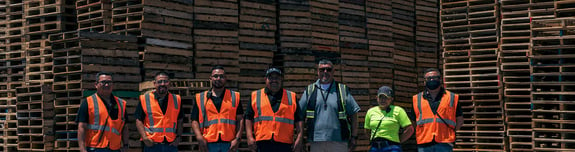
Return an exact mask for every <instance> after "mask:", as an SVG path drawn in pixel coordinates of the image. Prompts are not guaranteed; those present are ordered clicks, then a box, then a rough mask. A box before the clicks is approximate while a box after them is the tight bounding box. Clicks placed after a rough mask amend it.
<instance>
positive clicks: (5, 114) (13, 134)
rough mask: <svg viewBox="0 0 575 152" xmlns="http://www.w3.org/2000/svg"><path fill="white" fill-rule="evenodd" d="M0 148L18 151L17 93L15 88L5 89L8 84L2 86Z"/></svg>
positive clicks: (0, 94)
mask: <svg viewBox="0 0 575 152" xmlns="http://www.w3.org/2000/svg"><path fill="white" fill-rule="evenodd" d="M0 87H2V89H0V134H2V136H1V137H0V140H1V142H0V143H1V144H2V146H0V150H2V151H17V148H18V134H17V130H16V128H17V127H18V125H17V123H18V121H17V119H16V93H15V91H14V90H15V89H14V90H8V89H4V88H6V86H0Z"/></svg>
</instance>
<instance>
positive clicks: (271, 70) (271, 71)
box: [266, 68, 282, 77]
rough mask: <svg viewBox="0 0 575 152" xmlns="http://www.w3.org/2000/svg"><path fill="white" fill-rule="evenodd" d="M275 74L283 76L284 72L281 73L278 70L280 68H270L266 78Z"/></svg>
mask: <svg viewBox="0 0 575 152" xmlns="http://www.w3.org/2000/svg"><path fill="white" fill-rule="evenodd" d="M274 72H275V73H277V74H279V75H282V71H281V70H280V69H278V68H269V69H268V70H267V71H266V77H267V76H269V75H270V74H272V73H274Z"/></svg>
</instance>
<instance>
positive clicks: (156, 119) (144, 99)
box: [140, 92, 182, 143]
mask: <svg viewBox="0 0 575 152" xmlns="http://www.w3.org/2000/svg"><path fill="white" fill-rule="evenodd" d="M167 97H168V106H167V107H166V113H165V114H164V113H163V112H162V109H161V108H160V105H159V103H158V100H156V98H155V97H154V93H153V92H150V93H146V94H144V95H140V102H141V104H142V109H143V110H144V113H145V114H146V115H147V119H146V121H144V129H145V131H146V136H148V138H150V139H152V141H154V142H157V143H161V142H163V141H164V138H166V140H167V141H168V142H173V141H174V139H176V130H177V126H178V114H179V113H180V109H181V108H180V106H181V103H182V99H181V98H180V96H179V95H176V94H172V93H168V95H167Z"/></svg>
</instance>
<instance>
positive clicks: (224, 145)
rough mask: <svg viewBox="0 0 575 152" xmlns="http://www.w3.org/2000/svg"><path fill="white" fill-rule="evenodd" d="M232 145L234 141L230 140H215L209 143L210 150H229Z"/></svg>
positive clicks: (220, 151)
mask: <svg viewBox="0 0 575 152" xmlns="http://www.w3.org/2000/svg"><path fill="white" fill-rule="evenodd" d="M231 146H232V143H230V142H213V143H208V150H210V152H228V150H230V147H231Z"/></svg>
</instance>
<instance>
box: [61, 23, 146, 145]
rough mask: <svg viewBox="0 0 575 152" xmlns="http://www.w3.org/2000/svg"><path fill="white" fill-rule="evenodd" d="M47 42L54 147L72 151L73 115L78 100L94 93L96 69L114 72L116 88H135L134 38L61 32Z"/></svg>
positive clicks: (137, 79)
mask: <svg viewBox="0 0 575 152" xmlns="http://www.w3.org/2000/svg"><path fill="white" fill-rule="evenodd" d="M50 42H51V44H52V50H53V58H54V61H53V62H54V65H53V72H54V83H53V86H52V90H53V92H54V95H55V100H54V112H55V116H54V122H55V127H54V129H55V130H54V133H55V145H54V146H55V151H75V150H78V141H77V129H78V126H77V124H76V123H75V119H76V116H77V113H78V109H79V106H80V102H81V100H82V99H83V98H85V97H86V96H89V95H92V94H93V93H95V91H94V90H95V85H94V84H95V82H96V73H98V72H100V71H107V72H111V73H114V75H113V79H114V84H113V85H114V90H116V92H118V91H123V92H124V93H125V92H128V93H129V92H134V91H138V85H137V83H138V82H140V81H141V76H140V69H139V62H138V52H137V49H138V47H137V43H136V42H137V38H136V37H132V36H121V35H109V34H100V33H93V32H65V33H58V34H52V35H50ZM135 83H136V84H135ZM116 95H118V94H116ZM118 96H119V95H118ZM120 97H122V96H120Z"/></svg>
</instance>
